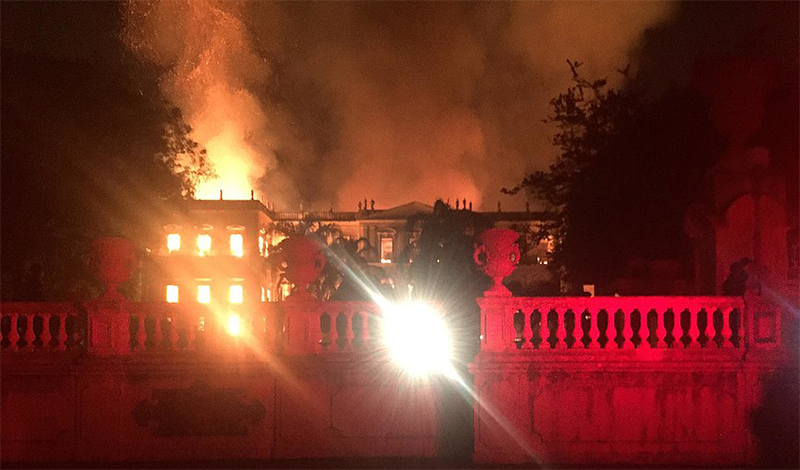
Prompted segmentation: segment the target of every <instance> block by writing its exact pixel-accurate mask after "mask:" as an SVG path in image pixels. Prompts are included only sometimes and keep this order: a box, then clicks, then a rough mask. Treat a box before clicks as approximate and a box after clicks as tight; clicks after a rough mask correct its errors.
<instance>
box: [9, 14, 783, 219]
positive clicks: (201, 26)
mask: <svg viewBox="0 0 800 470" xmlns="http://www.w3.org/2000/svg"><path fill="white" fill-rule="evenodd" d="M2 17H3V18H2V21H3V28H2V30H3V31H2V49H3V55H4V56H10V55H13V59H14V63H13V64H11V62H7V61H4V62H6V63H4V65H5V66H6V67H12V66H14V65H16V63H17V61H18V60H21V61H23V62H24V63H25V64H26V65H30V64H34V63H36V64H39V65H42V66H41V67H35V66H31V67H29V69H28V70H24V71H23V70H21V69H20V68H18V67H15V68H16V69H17V70H10V71H9V70H8V69H5V70H4V75H6V74H13V75H14V77H11V78H9V79H8V80H4V83H3V86H4V93H3V94H4V95H5V96H10V97H11V98H12V99H13V98H14V97H15V96H18V92H17V90H16V87H17V86H18V84H19V83H23V84H26V85H30V84H32V83H38V82H48V85H47V86H52V87H57V86H58V81H59V78H58V76H57V65H53V66H52V67H50V68H51V70H52V71H53V75H51V76H46V75H44V74H42V73H41V70H46V69H47V66H46V65H43V64H46V63H47V62H48V61H52V62H53V63H54V64H56V63H57V62H63V61H67V62H74V63H78V64H85V66H86V67H87V70H88V69H89V68H91V69H94V70H96V71H97V72H96V73H93V74H88V75H89V76H87V78H86V80H89V81H91V80H97V81H98V82H99V81H102V80H108V79H111V80H114V81H116V82H117V84H118V85H119V86H121V87H124V88H125V89H127V90H129V91H130V92H131V93H139V94H145V93H146V94H150V95H160V97H162V98H165V99H167V100H169V101H170V102H171V103H173V104H175V105H177V106H179V107H180V108H181V110H182V111H183V113H184V116H185V118H186V121H187V122H188V123H189V124H190V125H191V126H192V127H193V128H194V130H195V135H194V137H195V139H196V140H197V141H198V142H199V143H200V144H202V145H204V146H205V147H206V148H207V149H208V151H209V155H210V157H211V160H212V162H213V163H215V164H216V166H217V170H218V174H220V176H221V177H223V181H222V182H219V181H217V182H211V183H209V184H208V185H206V186H204V187H203V188H201V189H202V190H201V191H200V193H199V195H200V196H201V197H204V196H208V195H215V194H217V193H218V189H220V188H224V189H226V190H227V191H228V194H229V197H237V196H241V197H245V196H247V195H249V190H250V188H253V189H255V190H256V192H257V193H258V194H260V197H263V198H264V199H269V200H272V201H277V202H278V203H279V204H280V205H282V206H283V207H285V208H288V207H287V206H296V205H297V203H299V202H300V201H302V202H304V203H305V206H306V207H309V206H311V207H313V206H317V207H319V208H327V207H329V205H330V204H331V203H333V204H334V205H336V206H338V207H340V208H343V209H352V206H355V203H356V201H357V200H360V199H363V198H364V197H367V198H370V199H375V200H376V201H377V203H378V206H379V207H381V206H382V207H387V206H390V205H395V204H402V203H405V202H407V201H409V200H414V199H416V200H422V201H424V202H432V200H433V199H435V198H436V197H444V198H455V197H466V198H468V199H470V200H474V201H475V202H476V207H484V208H494V206H495V204H496V202H497V201H498V200H503V201H504V203H505V204H506V205H507V207H517V208H519V207H521V205H522V203H523V202H522V201H523V200H522V198H521V197H517V198H516V200H514V201H511V200H509V198H510V197H509V196H501V195H500V193H499V189H500V188H502V187H508V186H513V185H514V184H516V183H518V181H519V180H520V177H521V176H522V175H524V173H525V172H526V171H531V170H535V169H542V168H544V167H546V166H547V164H549V163H550V162H551V161H552V159H553V158H554V155H555V149H554V147H553V146H552V145H551V143H550V138H551V136H552V134H553V129H552V128H551V127H548V125H545V124H543V123H542V120H543V119H544V118H546V117H547V115H548V113H549V112H550V109H549V106H548V102H549V100H550V99H551V98H553V97H554V96H556V95H557V94H558V93H559V92H561V91H563V90H564V89H565V88H566V86H568V85H569V78H570V73H569V69H568V67H567V64H566V59H572V60H579V61H581V62H583V63H584V68H583V69H582V70H583V71H584V73H586V74H587V75H589V76H591V77H604V76H607V77H609V78H610V79H611V81H612V83H614V84H616V85H618V86H626V85H629V83H627V82H625V81H623V80H622V77H621V76H620V75H619V74H618V73H617V72H615V71H616V70H617V69H623V68H625V67H626V66H627V65H628V64H631V66H632V68H633V70H634V71H635V72H637V73H636V74H634V76H635V77H636V78H635V80H634V81H636V82H637V83H643V84H644V86H645V87H646V88H647V89H648V90H649V91H650V92H651V93H653V94H654V95H657V94H659V93H663V92H664V91H665V90H667V89H669V88H670V87H675V86H682V85H685V84H686V83H687V82H688V80H689V77H690V75H691V70H692V67H693V65H694V63H695V60H696V59H697V58H698V57H705V56H713V55H718V54H757V55H767V56H776V57H779V58H780V60H781V61H782V62H784V64H785V65H786V68H787V70H789V71H790V74H789V75H790V76H789V79H792V78H793V79H794V80H796V74H797V39H798V24H797V21H798V19H797V18H798V11H797V3H796V2H786V3H780V2H732V3H729V2H697V3H681V4H674V3H655V2H638V3H637V2H630V3H628V2H606V3H603V2H587V3H581V2H565V3H563V4H561V3H559V4H555V3H546V2H525V3H443V2H434V3H427V4H422V3H410V2H407V3H405V2H404V3H387V2H375V3H369V2H358V3H339V2H335V3H327V2H323V3H293V2H286V3H278V4H272V3H264V2H250V3H241V4H240V3H235V2H222V3H213V2H191V3H189V4H185V3H182V2H164V3H153V2H133V3H131V4H121V3H114V2H78V3H72V2H70V3H49V2H3V6H2ZM10 64H11V65H10ZM791 75H794V77H791ZM86 86H87V87H91V86H92V84H91V83H86ZM101 86H102V85H101ZM63 93H65V94H68V93H70V91H69V90H63ZM155 97H156V96H154V97H153V98H155ZM52 105H53V103H48V106H52ZM81 106H84V105H83V104H76V106H74V107H73V106H69V109H66V110H65V111H64V112H65V113H67V114H66V116H68V117H69V116H70V115H71V114H72V113H80V109H79V108H80V107H81ZM86 106H89V105H88V104H87V105H86ZM5 110H6V102H4V111H5ZM43 111H44V110H43ZM47 111H48V112H50V114H52V110H47ZM4 114H5V113H4ZM7 119H11V118H10V117H8V116H5V115H4V116H3V124H4V126H3V127H5V124H6V120H7ZM57 120H58V119H57V118H55V117H53V118H52V119H49V118H47V117H43V118H42V119H41V120H39V122H37V123H36V125H37V126H42V128H41V129H40V132H41V133H42V134H44V135H47V134H48V131H47V130H46V127H47V126H50V125H52V126H56V127H57V126H59V124H58V123H57ZM118 132H122V133H124V132H126V130H125V129H119V130H118ZM15 138H17V136H15V135H9V134H8V133H4V134H3V140H4V143H5V141H6V140H7V139H15ZM45 138H46V137H45ZM71 151H72V149H63V154H62V155H59V156H56V155H47V156H45V155H42V156H40V157H39V158H77V159H80V158H81V157H80V156H78V155H71V154H70V152H71ZM15 158H22V157H20V156H17V155H13V153H5V154H4V155H3V160H4V161H5V160H7V159H15ZM4 169H5V168H4ZM4 182H5V178H4Z"/></svg>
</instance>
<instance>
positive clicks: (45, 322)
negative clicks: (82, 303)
mask: <svg viewBox="0 0 800 470" xmlns="http://www.w3.org/2000/svg"><path fill="white" fill-rule="evenodd" d="M0 314H2V320H1V321H0V333H1V334H2V340H0V346H2V351H3V352H18V353H42V352H58V351H70V350H78V349H81V348H82V347H83V345H84V337H85V334H84V332H85V328H84V325H85V323H84V322H85V318H84V316H83V315H81V313H80V312H79V311H78V310H77V309H76V308H75V306H74V305H73V304H71V303H69V302H3V303H0Z"/></svg>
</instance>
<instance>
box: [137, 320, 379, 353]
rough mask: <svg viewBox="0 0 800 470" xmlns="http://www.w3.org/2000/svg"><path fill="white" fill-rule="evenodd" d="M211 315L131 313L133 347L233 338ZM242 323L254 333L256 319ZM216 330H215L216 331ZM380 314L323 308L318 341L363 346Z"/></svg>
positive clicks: (178, 346)
mask: <svg viewBox="0 0 800 470" xmlns="http://www.w3.org/2000/svg"><path fill="white" fill-rule="evenodd" d="M211 320H212V318H211V317H195V320H189V319H186V318H172V317H170V316H166V315H133V316H131V317H130V324H129V328H130V331H129V333H130V349H131V351H157V350H202V349H204V348H205V347H207V346H208V340H209V338H210V336H211V335H212V334H213V335H214V337H215V338H217V339H218V340H221V341H226V340H227V341H234V340H233V338H231V337H230V336H229V335H227V334H226V333H225V331H224V329H225V325H212V324H211V323H210V321H211ZM249 320H250V321H248V319H247V318H245V317H242V318H241V321H242V322H245V321H248V325H244V324H243V325H242V328H243V329H247V330H248V331H249V332H250V333H251V334H252V333H253V332H254V330H256V329H258V328H255V326H256V322H255V321H252V320H253V319H249ZM215 331H216V333H212V332H215ZM377 331H378V317H377V316H376V315H374V314H373V313H370V312H368V311H341V312H338V313H329V312H323V313H322V314H321V315H320V316H319V338H320V339H319V344H320V347H321V349H322V351H328V352H331V351H338V350H346V349H349V348H353V347H354V348H361V347H363V346H367V345H369V344H373V343H371V341H370V339H371V338H375V337H376V336H377Z"/></svg>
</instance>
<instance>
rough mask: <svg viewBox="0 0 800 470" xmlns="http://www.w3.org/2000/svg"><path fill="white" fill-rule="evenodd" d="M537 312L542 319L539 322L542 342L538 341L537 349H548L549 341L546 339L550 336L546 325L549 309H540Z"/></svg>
mask: <svg viewBox="0 0 800 470" xmlns="http://www.w3.org/2000/svg"><path fill="white" fill-rule="evenodd" d="M539 312H540V313H541V314H542V321H541V322H539V337H541V339H542V342H541V343H539V349H545V348H548V349H550V342H549V341H547V339H548V338H549V337H550V328H549V327H548V326H547V317H549V316H550V310H546V309H542V310H539Z"/></svg>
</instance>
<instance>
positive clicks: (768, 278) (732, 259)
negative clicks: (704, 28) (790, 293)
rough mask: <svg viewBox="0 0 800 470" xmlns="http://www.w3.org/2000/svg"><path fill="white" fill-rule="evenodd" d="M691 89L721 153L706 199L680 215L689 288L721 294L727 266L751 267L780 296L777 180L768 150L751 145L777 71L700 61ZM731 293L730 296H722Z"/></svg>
mask: <svg viewBox="0 0 800 470" xmlns="http://www.w3.org/2000/svg"><path fill="white" fill-rule="evenodd" d="M694 84H695V86H696V88H698V89H699V90H700V91H701V92H702V93H704V94H705V95H706V96H707V97H708V98H709V100H710V102H711V109H710V111H709V117H710V118H711V121H712V123H713V124H714V127H715V129H716V130H717V132H719V134H720V135H722V136H723V137H724V138H725V139H726V141H727V143H728V147H727V148H726V150H725V151H724V152H723V153H722V154H721V155H720V158H719V161H718V164H717V166H715V167H714V169H713V172H712V175H711V181H710V189H711V194H710V195H709V196H708V198H707V199H706V200H705V201H698V203H697V204H695V205H694V206H693V207H691V208H690V209H689V211H688V212H687V216H686V233H687V234H688V235H689V236H690V237H691V238H693V239H694V242H695V271H696V273H695V274H696V290H697V291H698V293H701V294H702V293H711V292H709V291H710V290H711V288H712V286H713V291H714V293H716V294H718V295H720V294H724V293H726V292H725V289H724V288H723V285H724V284H725V281H726V279H728V277H729V276H730V275H731V267H732V266H733V265H734V263H737V262H740V261H742V260H746V259H747V260H750V261H751V262H752V263H754V265H755V266H757V270H758V272H759V273H760V276H759V278H760V281H761V282H762V283H764V284H765V287H767V288H769V289H771V290H772V291H774V292H777V293H783V292H784V290H785V288H786V285H787V281H788V261H787V260H788V253H787V231H788V225H787V221H786V203H785V192H784V186H785V182H784V177H783V175H780V174H776V173H775V172H774V171H772V169H771V167H770V164H769V163H770V156H769V149H767V148H765V147H759V146H753V145H751V144H750V139H751V137H752V136H753V135H754V134H755V132H756V131H758V130H759V128H760V127H761V126H762V121H763V119H764V113H765V105H764V101H765V98H766V97H767V95H768V94H769V93H770V92H771V91H772V90H773V89H774V87H775V85H776V84H777V66H776V65H775V64H774V63H773V62H771V61H766V60H752V59H733V60H723V61H715V62H707V63H703V64H701V65H699V66H698V67H697V68H696V70H695V77H694ZM728 293H729V294H730V292H728Z"/></svg>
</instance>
